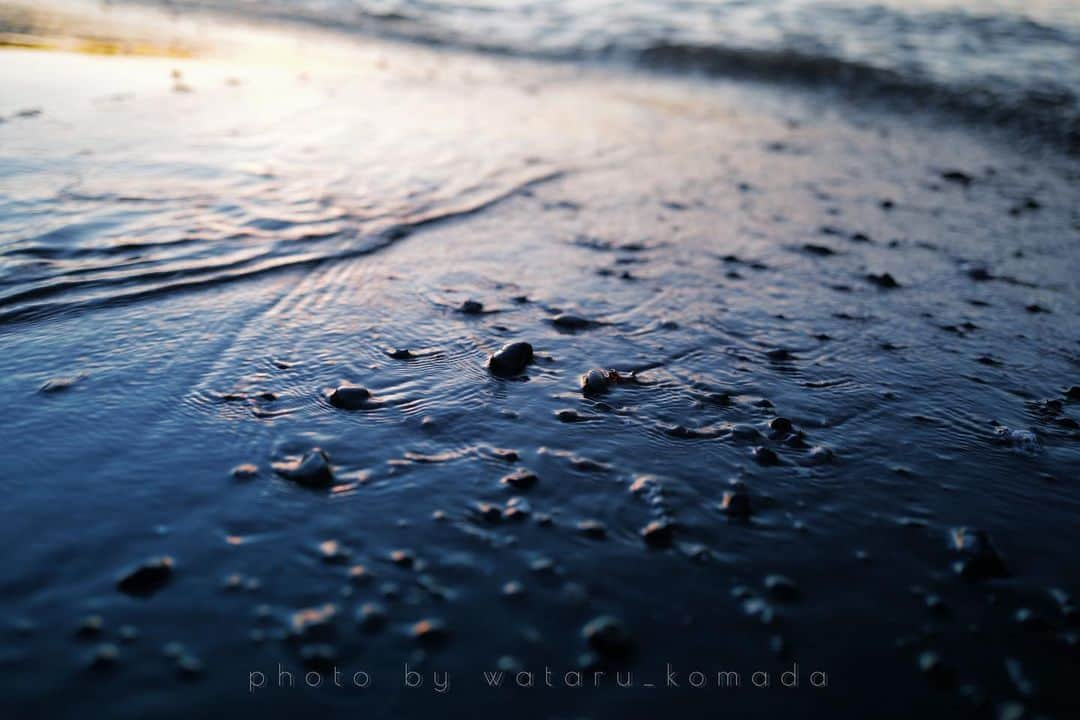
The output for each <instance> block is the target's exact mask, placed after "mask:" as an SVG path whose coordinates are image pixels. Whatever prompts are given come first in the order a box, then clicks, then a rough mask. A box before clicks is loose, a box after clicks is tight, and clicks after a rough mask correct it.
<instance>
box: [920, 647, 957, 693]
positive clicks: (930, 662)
mask: <svg viewBox="0 0 1080 720" xmlns="http://www.w3.org/2000/svg"><path fill="white" fill-rule="evenodd" d="M919 670H921V671H922V673H923V675H925V676H926V677H927V679H928V680H929V681H930V682H932V683H933V684H934V685H937V686H939V687H948V686H950V685H952V681H953V675H952V671H951V670H949V668H948V667H946V665H945V663H944V662H943V661H942V659H941V656H940V655H938V654H937V653H936V652H933V651H931V650H927V651H926V652H924V653H921V654H920V655H919Z"/></svg>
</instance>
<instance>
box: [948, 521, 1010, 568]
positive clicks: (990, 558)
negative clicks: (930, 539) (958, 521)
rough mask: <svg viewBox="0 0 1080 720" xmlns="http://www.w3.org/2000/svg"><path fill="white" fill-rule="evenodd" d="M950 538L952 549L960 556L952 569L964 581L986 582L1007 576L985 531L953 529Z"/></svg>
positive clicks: (965, 528)
mask: <svg viewBox="0 0 1080 720" xmlns="http://www.w3.org/2000/svg"><path fill="white" fill-rule="evenodd" d="M950 537H951V541H952V546H953V549H954V550H955V551H956V552H958V553H959V554H960V556H961V557H960V559H959V560H958V561H957V562H956V563H954V565H953V568H954V569H955V570H956V572H957V573H958V574H959V575H960V576H961V577H963V578H964V579H966V580H972V581H978V580H988V579H992V578H1002V577H1006V576H1007V575H1008V574H1009V573H1008V570H1007V569H1006V568H1005V562H1004V561H1003V560H1002V559H1001V556H1000V555H999V554H998V551H997V548H995V547H994V545H993V543H992V542H991V541H990V536H989V535H988V534H987V533H986V531H984V530H979V529H977V528H971V527H960V528H955V529H953V531H952V533H951V536H950Z"/></svg>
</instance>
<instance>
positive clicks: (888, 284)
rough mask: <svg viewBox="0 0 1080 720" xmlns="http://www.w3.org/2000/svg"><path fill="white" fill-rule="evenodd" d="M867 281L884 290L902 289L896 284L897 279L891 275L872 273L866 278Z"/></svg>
mask: <svg viewBox="0 0 1080 720" xmlns="http://www.w3.org/2000/svg"><path fill="white" fill-rule="evenodd" d="M866 279H867V280H868V281H869V282H871V283H873V284H874V285H877V286H878V287H879V288H884V289H886V290H891V289H893V288H898V287H900V283H898V282H896V278H894V277H893V276H892V275H890V274H889V273H881V274H880V275H875V274H873V273H870V274H869V275H867V276H866Z"/></svg>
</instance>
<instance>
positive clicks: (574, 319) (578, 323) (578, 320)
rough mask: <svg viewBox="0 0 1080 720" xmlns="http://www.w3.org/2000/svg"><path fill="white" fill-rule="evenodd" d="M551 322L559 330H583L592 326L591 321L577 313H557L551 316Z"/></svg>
mask: <svg viewBox="0 0 1080 720" xmlns="http://www.w3.org/2000/svg"><path fill="white" fill-rule="evenodd" d="M551 324H552V325H554V326H555V327H557V328H559V329H561V330H584V329H586V328H589V327H591V326H592V324H593V323H592V321H590V320H586V319H585V318H583V317H579V316H577V315H570V314H569V313H559V314H558V315H556V316H555V317H553V318H551Z"/></svg>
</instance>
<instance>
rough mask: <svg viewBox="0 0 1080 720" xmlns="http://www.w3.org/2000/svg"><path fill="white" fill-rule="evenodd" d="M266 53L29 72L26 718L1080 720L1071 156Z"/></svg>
mask: <svg viewBox="0 0 1080 720" xmlns="http://www.w3.org/2000/svg"><path fill="white" fill-rule="evenodd" d="M215 27H217V26H215ZM215 32H225V31H224V30H215ZM237 32H239V31H237ZM243 32H244V37H245V38H246V40H245V43H246V44H240V43H238V44H237V46H235V47H234V46H229V47H230V54H229V55H223V54H210V55H204V56H200V57H194V58H189V59H177V58H175V57H158V58H155V57H97V56H89V55H85V54H74V53H72V54H68V53H59V52H39V51H29V50H5V51H3V53H2V55H0V58H2V62H3V63H4V67H5V72H4V73H3V75H2V79H0V97H2V98H3V105H2V106H0V115H2V116H3V117H4V123H3V124H0V167H3V168H4V172H3V173H2V175H0V195H2V206H0V237H2V238H3V240H2V241H0V248H2V250H3V261H2V263H0V282H2V285H0V387H2V390H3V394H4V396H5V397H6V398H7V399H8V401H7V402H8V407H7V412H6V413H4V416H3V419H2V420H0V433H2V435H3V437H4V440H5V442H4V443H3V447H2V449H0V459H2V466H3V467H4V468H5V469H6V472H4V473H3V476H2V477H3V480H2V481H0V482H2V485H0V487H2V488H3V490H4V496H5V500H6V502H5V510H4V522H3V523H2V524H0V526H2V528H3V529H2V530H0V538H2V539H3V540H4V544H5V545H6V547H8V548H9V552H8V556H7V561H6V562H5V563H4V565H3V569H2V570H0V598H2V601H0V609H2V611H3V615H4V618H3V619H4V625H5V627H4V629H3V631H2V634H0V663H2V668H3V693H2V699H0V704H2V705H3V706H6V707H9V708H14V709H16V711H17V712H16V714H15V715H13V716H17V717H24V716H25V717H31V716H48V717H67V716H75V715H78V716H80V717H85V716H86V715H87V714H90V715H92V716H94V715H100V716H102V717H105V716H107V717H146V716H152V717H181V716H183V717H192V716H195V717H202V716H208V717H209V716H225V715H230V716H234V717H236V716H239V717H246V716H248V715H251V716H261V717H292V716H295V715H297V714H299V713H301V712H304V713H310V712H325V713H329V714H331V716H334V717H337V716H343V717H344V716H350V717H353V716H358V715H368V716H375V717H405V716H410V715H413V714H415V715H421V714H426V713H436V712H437V713H445V714H448V715H450V716H453V717H457V716H464V715H465V714H469V715H470V716H477V715H484V714H487V713H490V712H495V711H505V710H508V709H509V708H516V712H520V713H521V714H523V715H525V716H527V717H533V716H535V717H565V716H567V714H568V713H572V714H573V715H574V716H589V717H615V716H628V717H629V716H638V715H641V716H644V715H645V714H650V715H656V714H658V713H661V712H678V713H682V714H685V715H687V716H698V715H703V714H705V713H707V712H708V713H716V712H721V711H722V712H728V713H732V714H735V715H738V716H740V717H742V716H761V717H776V716H778V715H781V714H784V715H786V714H792V713H794V714H797V715H799V716H807V717H853V718H854V717H859V718H862V717H868V716H873V717H911V716H913V715H916V714H924V715H930V716H934V717H936V716H942V715H945V714H947V713H949V714H952V715H958V714H959V715H967V716H974V717H983V716H985V717H995V716H999V713H1005V714H1006V715H1005V716H1008V717H1018V716H1019V715H1013V714H1010V713H1015V712H1018V711H1019V709H1020V708H1026V710H1027V712H1029V713H1031V714H1032V716H1045V717H1066V716H1068V715H1069V714H1071V713H1073V712H1075V711H1076V710H1077V700H1076V698H1075V694H1074V693H1072V685H1071V682H1070V681H1071V680H1072V678H1073V677H1074V676H1075V668H1076V661H1077V635H1076V627H1075V623H1076V610H1075V593H1076V591H1077V585H1078V581H1080V576H1078V573H1077V570H1076V563H1075V561H1074V559H1073V550H1072V548H1073V547H1074V546H1075V545H1076V542H1077V540H1078V539H1080V538H1078V533H1077V531H1076V523H1075V517H1076V513H1077V510H1078V509H1080V494H1078V489H1077V485H1076V479H1077V477H1078V476H1080V473H1078V470H1080V448H1078V445H1077V439H1078V437H1080V433H1078V429H1077V422H1076V419H1077V418H1078V417H1080V410H1078V409H1077V402H1078V397H1077V396H1078V395H1080V391H1078V390H1077V389H1076V386H1077V385H1080V373H1078V342H1080V322H1078V319H1077V313H1076V310H1077V307H1078V305H1077V300H1078V298H1080V287H1078V284H1077V280H1076V273H1075V267H1076V260H1077V241H1078V239H1080V238H1078V222H1080V221H1078V218H1077V215H1076V207H1077V200H1078V197H1077V191H1076V180H1077V170H1078V168H1077V165H1076V162H1075V160H1074V159H1071V158H1069V157H1063V156H1061V155H1060V154H1059V153H1057V152H1055V151H1054V149H1053V148H1040V147H1038V146H1030V147H1029V146H1024V145H1022V144H1016V143H1010V142H1009V140H1008V138H1005V137H1002V136H1000V135H995V134H994V133H993V132H991V131H989V130H986V131H984V130H982V129H980V128H970V127H959V126H956V125H955V124H951V123H949V122H948V121H946V120H944V119H938V118H934V117H931V116H926V117H904V116H898V115H889V114H884V113H881V112H878V111H876V110H874V109H873V108H868V107H862V108H860V107H855V106H852V105H850V104H845V103H843V102H839V101H837V100H836V99H835V98H831V97H825V96H822V95H815V94H812V93H803V92H795V91H792V90H778V89H770V88H767V87H763V86H756V85H745V84H727V83H721V82H716V81H699V80H694V79H685V78H681V79H680V78H671V77H664V76H659V75H641V74H629V73H622V72H619V71H617V70H613V69H610V68H607V69H605V68H597V67H593V68H589V67H580V66H571V65H559V64H537V63H529V62H525V61H517V60H509V59H498V58H490V57H476V56H469V55H464V54H454V53H450V52H441V51H438V50H422V49H417V48H410V47H404V46H396V45H389V44H377V43H374V42H372V41H364V42H348V41H344V40H341V39H340V38H334V37H323V36H318V35H312V34H308V33H306V32H305V33H304V34H300V33H299V31H295V32H293V33H291V34H290V35H288V36H287V37H285V38H282V37H281V36H279V35H275V34H272V33H269V31H267V34H265V35H264V34H258V33H254V31H247V30H245V31H243ZM236 47H243V48H244V50H242V51H241V50H238V49H236ZM35 111H38V112H35ZM514 342H527V343H529V344H530V345H531V347H532V350H533V358H532V361H531V362H530V363H528V364H527V365H524V367H522V368H521V369H520V372H516V371H515V370H517V368H510V369H509V370H507V371H506V372H492V370H493V368H492V367H491V366H490V365H489V362H490V361H489V356H490V355H491V354H492V353H495V352H496V351H498V350H499V348H500V347H502V346H504V345H506V344H508V343H514ZM593 369H599V370H601V371H602V372H600V373H598V374H596V375H593V376H592V377H591V378H590V377H589V376H588V375H587V374H588V373H589V371H590V370H593ZM611 371H614V372H611ZM583 375H585V376H586V378H585V380H584V382H585V388H584V389H585V391H584V392H583V379H582V376H583ZM350 386H360V387H363V388H365V389H366V390H367V391H368V393H367V394H365V393H359V392H357V391H355V390H353V391H348V390H345V391H343V392H339V393H338V394H336V395H335V390H336V389H339V388H347V387H350ZM315 448H318V449H319V450H321V451H322V453H321V454H317V455H311V452H312V451H313V449H315ZM963 528H966V529H963ZM962 529H963V530H962ZM983 533H985V535H984V534H983ZM163 558H164V559H163ZM146 563H149V564H148V565H145V566H144V567H143V569H142V571H138V570H137V568H138V567H139V566H140V564H146ZM133 571H134V573H135V574H134V575H132V574H131V573H132V572H133ZM795 662H797V663H798V664H799V668H800V669H801V681H800V685H799V687H798V688H797V689H792V688H785V687H782V686H781V676H780V673H782V672H783V671H785V670H790V669H791V666H792V664H793V663H795ZM405 663H408V664H409V665H410V667H411V668H413V669H417V670H420V671H421V672H423V673H424V679H425V685H424V687H422V688H406V687H403V675H402V672H403V666H404V664H405ZM279 664H280V665H281V666H283V667H284V669H286V670H289V671H292V672H293V674H294V676H295V681H296V682H297V684H299V683H301V682H302V677H303V673H304V672H305V671H308V670H316V671H320V672H324V673H326V672H329V668H332V667H337V668H339V669H340V671H341V673H342V675H343V678H344V681H343V682H344V684H345V687H343V688H338V689H332V688H329V687H326V686H324V687H322V688H320V689H310V688H301V687H295V688H292V689H288V688H278V687H276V685H277V677H276V676H277V672H278V669H279V668H278V666H279ZM669 664H670V666H671V667H672V669H673V670H674V671H675V673H676V682H677V683H678V687H668V686H667V682H668V680H667V669H668V668H667V666H668V665H669ZM545 667H547V668H550V669H551V671H552V674H553V678H554V681H553V685H554V687H551V688H548V687H544V682H543V677H544V668H545ZM499 668H503V669H504V670H507V671H514V670H517V669H526V670H531V671H533V672H534V673H536V684H537V687H535V688H533V689H523V688H511V687H503V688H500V689H491V688H489V687H487V683H486V681H485V679H484V676H483V673H484V672H485V671H496V670H497V669H499ZM582 668H584V669H585V670H587V672H585V673H584V681H583V684H584V685H585V686H586V687H583V688H580V689H575V688H568V687H566V684H567V678H566V676H565V675H564V673H566V672H569V671H577V670H581V669H582ZM598 669H599V670H600V671H604V672H607V673H608V675H607V676H606V679H604V680H600V681H595V682H597V683H598V684H599V685H600V686H599V687H593V685H594V676H593V672H594V671H596V670H598ZM721 670H725V671H736V672H739V673H741V674H742V684H741V687H739V688H737V689H736V688H731V687H718V682H719V681H718V678H717V675H716V673H717V672H718V671H721ZM360 671H363V672H367V673H369V674H370V675H371V677H372V684H371V686H370V687H368V688H366V689H358V688H356V687H352V686H350V684H349V681H350V679H351V678H352V677H353V674H354V673H356V672H360ZM616 671H621V672H622V673H624V675H623V679H625V677H626V676H625V673H626V672H632V673H633V678H634V680H633V682H634V687H632V688H622V687H618V686H617V685H616V684H615V677H616V676H615V673H616ZM692 671H700V672H702V673H703V676H704V677H705V678H706V683H705V686H704V687H702V688H693V687H691V682H693V681H692V680H691V679H689V673H690V672H692ZM755 671H764V672H768V673H770V674H771V685H772V687H770V688H768V689H762V688H755V687H754V686H753V679H752V674H753V673H754V672H755ZM253 672H261V673H263V674H264V676H265V681H266V685H265V687H262V688H258V689H256V690H255V691H254V692H251V688H250V686H249V683H250V681H251V678H252V675H251V673H253ZM432 672H439V673H447V672H448V673H449V674H450V678H451V683H452V689H451V690H450V691H449V692H447V693H439V692H436V691H435V688H434V687H433V683H434V678H433V676H432V675H431V673H432ZM814 672H822V673H825V674H827V687H824V688H817V687H813V686H812V681H811V673H814ZM326 677H327V678H329V677H330V675H327V676H326ZM818 680H820V676H819V677H818ZM509 682H510V680H509V678H508V679H507V684H509ZM649 685H652V686H653V687H649ZM102 698H107V699H108V702H109V706H108V707H107V708H106V707H105V706H104V705H102V706H97V709H96V710H88V709H87V708H88V707H90V704H91V703H100V702H102Z"/></svg>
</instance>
